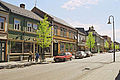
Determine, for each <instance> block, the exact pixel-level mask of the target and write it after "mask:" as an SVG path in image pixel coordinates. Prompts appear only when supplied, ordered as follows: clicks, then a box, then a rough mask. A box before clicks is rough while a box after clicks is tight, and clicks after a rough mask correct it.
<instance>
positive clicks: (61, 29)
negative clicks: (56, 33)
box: [60, 28, 63, 36]
mask: <svg viewBox="0 0 120 80" xmlns="http://www.w3.org/2000/svg"><path fill="white" fill-rule="evenodd" d="M60 35H61V36H63V28H60Z"/></svg>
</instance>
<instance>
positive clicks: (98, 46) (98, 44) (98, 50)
mask: <svg viewBox="0 0 120 80" xmlns="http://www.w3.org/2000/svg"><path fill="white" fill-rule="evenodd" d="M97 46H98V53H100V50H99V46H100V44H99V43H97Z"/></svg>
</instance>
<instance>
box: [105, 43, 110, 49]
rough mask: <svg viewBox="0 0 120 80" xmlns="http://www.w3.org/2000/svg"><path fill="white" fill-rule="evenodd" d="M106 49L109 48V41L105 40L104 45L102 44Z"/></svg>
mask: <svg viewBox="0 0 120 80" xmlns="http://www.w3.org/2000/svg"><path fill="white" fill-rule="evenodd" d="M104 47H105V48H106V49H108V48H109V43H108V42H107V41H106V42H105V46H104Z"/></svg>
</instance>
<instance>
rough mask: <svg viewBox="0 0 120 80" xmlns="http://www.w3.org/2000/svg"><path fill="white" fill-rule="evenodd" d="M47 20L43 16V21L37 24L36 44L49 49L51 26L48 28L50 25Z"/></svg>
mask: <svg viewBox="0 0 120 80" xmlns="http://www.w3.org/2000/svg"><path fill="white" fill-rule="evenodd" d="M47 20H48V17H46V16H44V19H43V20H42V21H40V23H39V24H38V30H37V34H38V37H37V43H38V45H39V46H40V47H42V48H46V47H49V46H50V45H51V42H52V37H53V36H52V35H51V28H52V26H49V25H50V23H49V22H48V21H47Z"/></svg>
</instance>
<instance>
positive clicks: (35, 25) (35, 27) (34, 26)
mask: <svg viewBox="0 0 120 80" xmlns="http://www.w3.org/2000/svg"><path fill="white" fill-rule="evenodd" d="M35 30H37V24H33V32H35Z"/></svg>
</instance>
